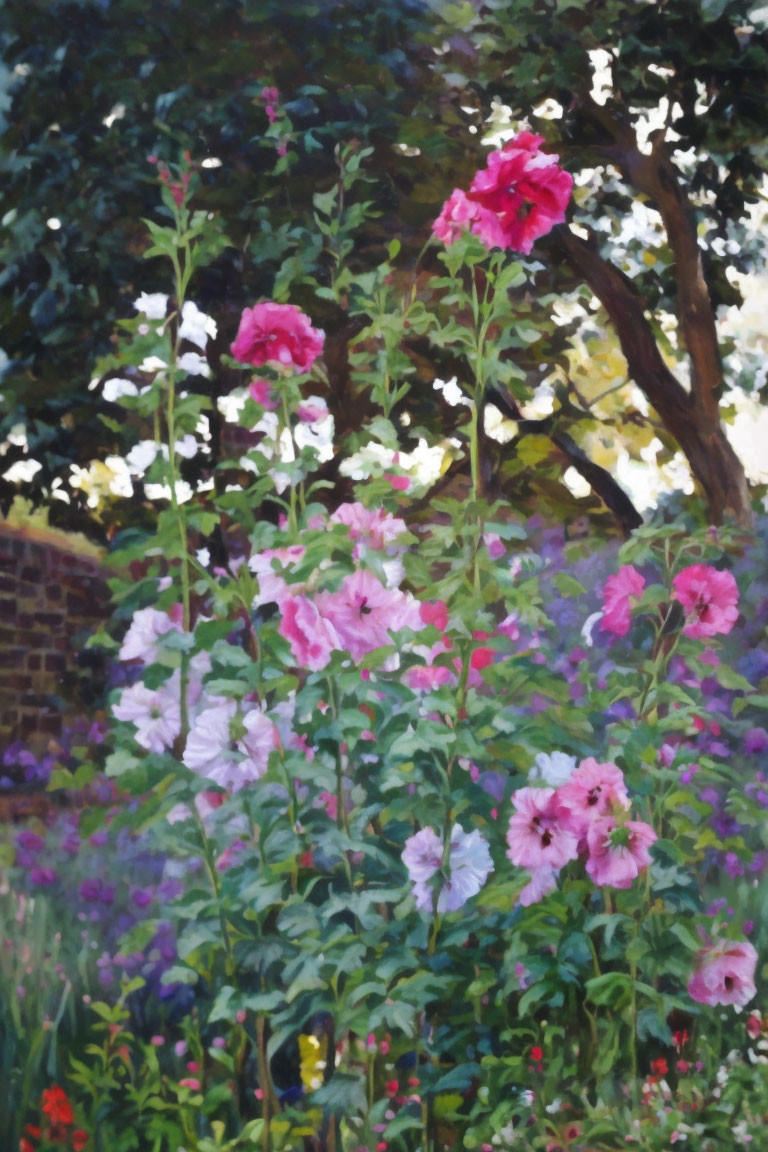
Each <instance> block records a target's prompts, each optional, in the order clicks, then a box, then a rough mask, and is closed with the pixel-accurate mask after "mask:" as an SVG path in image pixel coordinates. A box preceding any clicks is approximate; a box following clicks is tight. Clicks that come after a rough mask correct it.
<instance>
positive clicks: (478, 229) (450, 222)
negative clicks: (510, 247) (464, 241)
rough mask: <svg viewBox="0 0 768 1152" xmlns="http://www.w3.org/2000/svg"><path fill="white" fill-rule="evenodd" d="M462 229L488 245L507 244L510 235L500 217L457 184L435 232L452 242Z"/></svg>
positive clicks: (438, 218)
mask: <svg viewBox="0 0 768 1152" xmlns="http://www.w3.org/2000/svg"><path fill="white" fill-rule="evenodd" d="M462 232H471V233H472V235H473V236H478V237H479V238H480V239H481V240H482V242H483V244H485V246H486V248H506V247H507V244H506V236H505V233H504V230H503V228H502V227H501V224H500V223H499V220H498V217H497V216H496V215H495V214H494V213H493V212H489V211H488V210H487V209H486V208H483V207H482V205H481V204H480V203H478V202H477V201H476V200H470V199H469V197H468V196H467V195H466V193H464V192H462V190H461V189H460V188H454V190H453V192H452V193H451V195H450V196H449V197H448V199H447V200H446V202H445V204H443V207H442V209H441V211H440V215H439V216H438V217H437V219H436V220H435V222H434V224H433V225H432V235H433V236H436V237H437V239H438V240H442V242H443V244H445V245H451V244H453V243H455V241H456V240H458V238H459V236H461V234H462Z"/></svg>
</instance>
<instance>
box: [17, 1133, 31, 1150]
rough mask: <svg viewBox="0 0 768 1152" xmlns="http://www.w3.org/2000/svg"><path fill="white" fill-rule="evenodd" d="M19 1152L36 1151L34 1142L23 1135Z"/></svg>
mask: <svg viewBox="0 0 768 1152" xmlns="http://www.w3.org/2000/svg"><path fill="white" fill-rule="evenodd" d="M19 1152H35V1146H34V1144H32V1143H30V1141H29V1140H27V1139H26V1137H24V1136H22V1138H21V1140H20V1141H19Z"/></svg>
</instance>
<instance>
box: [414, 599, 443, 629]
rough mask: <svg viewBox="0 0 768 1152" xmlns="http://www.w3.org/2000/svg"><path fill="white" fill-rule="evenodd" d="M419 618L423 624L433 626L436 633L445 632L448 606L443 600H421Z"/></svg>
mask: <svg viewBox="0 0 768 1152" xmlns="http://www.w3.org/2000/svg"><path fill="white" fill-rule="evenodd" d="M419 616H420V617H421V619H422V621H423V622H424V623H425V624H434V626H435V628H437V630H438V632H445V630H446V628H447V627H448V606H447V604H446V603H445V601H444V600H434V601H427V600H422V602H421V603H420V604H419Z"/></svg>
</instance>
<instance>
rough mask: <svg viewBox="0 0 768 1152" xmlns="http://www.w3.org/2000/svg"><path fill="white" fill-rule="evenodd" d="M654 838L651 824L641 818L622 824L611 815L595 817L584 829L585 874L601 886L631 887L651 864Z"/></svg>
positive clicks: (654, 834) (655, 837)
mask: <svg viewBox="0 0 768 1152" xmlns="http://www.w3.org/2000/svg"><path fill="white" fill-rule="evenodd" d="M656 839H657V836H656V833H655V832H654V830H653V828H651V826H650V824H644V823H643V822H642V821H640V820H627V821H626V822H625V823H623V824H617V823H616V820H615V818H614V817H613V816H602V817H601V818H600V819H598V820H594V821H593V822H592V824H590V826H589V829H588V830H587V848H588V850H589V857H588V859H587V864H586V868H587V873H588V875H589V876H591V877H592V879H593V880H594V882H595V884H599V885H601V886H606V887H608V888H630V887H631V886H632V881H633V880H635V879H636V877H637V876H639V875H640V873H641V872H644V871H645V869H646V868H647V867H648V865H649V864H650V863H651V858H650V856H649V855H648V849H649V848H650V846H651V844H653V843H654V841H655V840H656Z"/></svg>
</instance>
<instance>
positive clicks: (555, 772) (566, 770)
mask: <svg viewBox="0 0 768 1152" xmlns="http://www.w3.org/2000/svg"><path fill="white" fill-rule="evenodd" d="M575 771H576V757H575V756H569V755H568V754H567V753H566V752H538V753H537V754H536V756H535V758H534V761H533V768H531V770H530V771H529V773H528V781H529V783H531V784H536V783H538V782H539V781H541V782H542V783H544V784H546V785H547V787H549V788H559V787H560V786H561V785H562V784H567V783H568V781H569V780H570V778H571V776H573V773H574V772H575Z"/></svg>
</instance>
